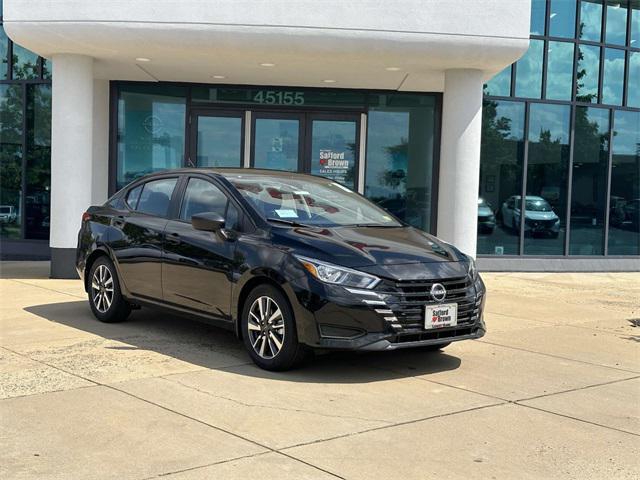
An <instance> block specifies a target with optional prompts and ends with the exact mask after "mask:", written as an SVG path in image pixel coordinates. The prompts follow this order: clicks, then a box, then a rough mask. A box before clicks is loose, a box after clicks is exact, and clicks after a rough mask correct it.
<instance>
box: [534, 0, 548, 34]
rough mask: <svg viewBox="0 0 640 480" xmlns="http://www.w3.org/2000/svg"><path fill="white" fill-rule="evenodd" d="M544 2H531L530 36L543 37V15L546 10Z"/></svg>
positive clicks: (539, 0)
mask: <svg viewBox="0 0 640 480" xmlns="http://www.w3.org/2000/svg"><path fill="white" fill-rule="evenodd" d="M546 3H547V2H546V0H531V34H532V35H544V14H545V13H546V10H547V5H546Z"/></svg>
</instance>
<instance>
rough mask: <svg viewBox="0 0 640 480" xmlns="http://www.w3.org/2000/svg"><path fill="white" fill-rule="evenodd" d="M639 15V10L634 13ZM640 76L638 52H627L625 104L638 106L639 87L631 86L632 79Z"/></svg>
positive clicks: (639, 104) (639, 100)
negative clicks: (627, 71) (627, 68)
mask: <svg viewBox="0 0 640 480" xmlns="http://www.w3.org/2000/svg"><path fill="white" fill-rule="evenodd" d="M636 15H637V16H638V17H640V10H639V11H638V13H637V14H636ZM634 78H635V79H636V82H637V79H638V78H640V52H629V76H628V77H627V106H629V107H640V88H633V87H632V85H633V81H634V80H633V79H634Z"/></svg>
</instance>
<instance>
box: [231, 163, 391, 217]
mask: <svg viewBox="0 0 640 480" xmlns="http://www.w3.org/2000/svg"><path fill="white" fill-rule="evenodd" d="M225 177H226V178H227V179H228V180H229V181H230V182H231V183H232V184H233V185H234V186H235V187H236V188H237V189H238V191H239V192H240V193H241V194H242V195H243V196H244V197H245V198H246V199H247V200H249V202H250V203H252V204H253V206H254V207H255V208H256V210H258V212H260V213H261V214H262V215H263V216H264V217H265V218H266V219H270V220H277V221H282V222H287V223H300V224H304V225H314V226H322V227H338V226H354V225H359V226H365V225H366V226H383V227H398V226H401V224H400V223H399V222H398V221H396V220H394V219H393V217H391V215H390V214H388V213H387V212H385V211H384V210H382V209H381V208H379V207H377V206H375V205H374V204H373V203H371V202H369V201H368V200H366V199H364V198H362V197H361V196H359V195H358V194H357V193H355V192H352V191H351V190H349V189H348V188H346V187H343V186H342V185H340V184H339V183H335V182H331V181H330V180H324V179H321V178H313V177H289V178H287V177H286V176H283V177H278V176H276V175H263V174H251V173H246V174H245V173H241V174H225Z"/></svg>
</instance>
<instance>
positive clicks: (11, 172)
mask: <svg viewBox="0 0 640 480" xmlns="http://www.w3.org/2000/svg"><path fill="white" fill-rule="evenodd" d="M22 111H23V98H22V85H17V84H14V85H7V84H5V85H0V179H2V182H1V183H0V236H1V237H5V238H20V236H21V233H20V227H21V211H20V204H21V198H22V115H23V113H22Z"/></svg>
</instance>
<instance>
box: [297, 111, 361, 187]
mask: <svg viewBox="0 0 640 480" xmlns="http://www.w3.org/2000/svg"><path fill="white" fill-rule="evenodd" d="M359 151H360V117H359V115H350V114H347V115H332V114H310V115H309V116H308V122H307V165H306V171H308V172H310V173H312V174H313V175H321V176H323V177H327V178H330V179H332V180H333V181H335V182H338V183H340V184H342V185H344V186H346V187H349V188H351V189H354V190H355V189H356V186H357V175H358V158H359Z"/></svg>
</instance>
